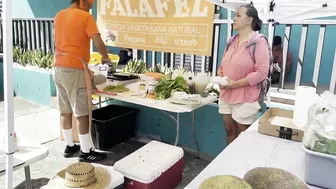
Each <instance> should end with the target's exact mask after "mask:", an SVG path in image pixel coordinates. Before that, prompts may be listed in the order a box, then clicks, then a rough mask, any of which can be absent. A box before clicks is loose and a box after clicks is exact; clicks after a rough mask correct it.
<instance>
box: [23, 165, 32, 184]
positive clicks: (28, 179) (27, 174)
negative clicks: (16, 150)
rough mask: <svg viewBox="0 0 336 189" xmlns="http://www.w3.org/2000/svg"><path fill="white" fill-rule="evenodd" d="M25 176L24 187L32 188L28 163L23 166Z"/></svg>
mask: <svg viewBox="0 0 336 189" xmlns="http://www.w3.org/2000/svg"><path fill="white" fill-rule="evenodd" d="M24 170H25V177H26V189H32V181H31V178H30V167H29V165H28V166H26V167H25V168H24Z"/></svg>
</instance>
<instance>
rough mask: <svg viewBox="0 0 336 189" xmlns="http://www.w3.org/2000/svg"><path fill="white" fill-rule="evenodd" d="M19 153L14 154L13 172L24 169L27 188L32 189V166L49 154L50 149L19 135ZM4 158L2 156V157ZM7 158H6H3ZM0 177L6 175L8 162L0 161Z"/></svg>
mask: <svg viewBox="0 0 336 189" xmlns="http://www.w3.org/2000/svg"><path fill="white" fill-rule="evenodd" d="M17 137H18V151H16V152H15V153H14V166H13V170H14V171H16V170H19V169H22V168H24V170H25V177H26V188H27V189H32V183H31V177H30V167H29V166H30V165H31V164H33V163H36V162H38V161H40V160H42V159H44V158H46V157H47V156H48V154H49V150H48V148H46V147H44V146H42V145H41V144H38V143H35V142H33V141H31V140H28V139H26V138H24V137H23V136H20V135H18V136H17ZM1 157H2V156H1ZM3 158H5V157H3ZM0 163H1V165H0V168H2V169H1V170H0V177H1V176H3V175H5V174H6V170H5V165H4V166H2V164H6V161H5V159H4V161H2V160H0Z"/></svg>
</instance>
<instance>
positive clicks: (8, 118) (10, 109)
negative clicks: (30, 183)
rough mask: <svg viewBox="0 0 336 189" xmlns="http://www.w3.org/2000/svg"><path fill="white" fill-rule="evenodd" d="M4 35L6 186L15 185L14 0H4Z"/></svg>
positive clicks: (10, 187)
mask: <svg viewBox="0 0 336 189" xmlns="http://www.w3.org/2000/svg"><path fill="white" fill-rule="evenodd" d="M3 20H4V22H3V24H2V26H3V28H4V31H3V36H4V47H3V49H4V54H3V55H4V97H5V136H6V149H5V153H6V188H7V189H12V188H14V187H13V154H14V152H15V151H14V135H13V133H14V103H13V100H14V97H13V43H12V37H13V36H12V1H11V0H3Z"/></svg>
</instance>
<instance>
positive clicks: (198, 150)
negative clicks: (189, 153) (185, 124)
mask: <svg viewBox="0 0 336 189" xmlns="http://www.w3.org/2000/svg"><path fill="white" fill-rule="evenodd" d="M191 119H192V120H191V127H192V132H193V136H194V141H195V144H196V150H197V154H199V152H200V147H199V143H198V140H197V137H196V129H195V111H193V112H192V118H191Z"/></svg>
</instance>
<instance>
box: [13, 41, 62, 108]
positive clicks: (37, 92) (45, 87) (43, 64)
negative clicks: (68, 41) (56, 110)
mask: <svg viewBox="0 0 336 189" xmlns="http://www.w3.org/2000/svg"><path fill="white" fill-rule="evenodd" d="M13 61H14V65H13V67H14V93H15V95H17V96H20V97H22V98H24V99H27V100H31V101H34V102H37V103H39V104H43V105H47V106H51V104H52V98H53V97H54V96H56V87H55V83H54V80H53V77H52V63H53V55H52V53H51V52H47V53H45V52H44V51H43V50H27V49H23V48H20V47H17V46H15V47H14V49H13Z"/></svg>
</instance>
